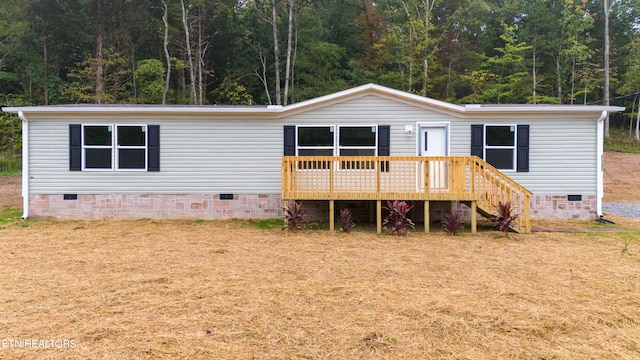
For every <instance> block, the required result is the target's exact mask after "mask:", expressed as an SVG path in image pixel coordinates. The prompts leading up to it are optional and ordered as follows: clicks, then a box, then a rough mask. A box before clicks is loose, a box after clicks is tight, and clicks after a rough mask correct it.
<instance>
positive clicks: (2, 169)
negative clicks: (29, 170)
mask: <svg viewBox="0 0 640 360" xmlns="http://www.w3.org/2000/svg"><path fill="white" fill-rule="evenodd" d="M21 172H22V158H21V157H20V155H15V154H11V153H0V175H17V174H20V173H21Z"/></svg>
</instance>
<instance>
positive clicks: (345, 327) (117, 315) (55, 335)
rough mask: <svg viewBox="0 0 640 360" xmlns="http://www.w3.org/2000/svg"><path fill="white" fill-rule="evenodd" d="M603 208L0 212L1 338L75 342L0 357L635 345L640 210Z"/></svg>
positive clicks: (501, 353)
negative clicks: (133, 214)
mask: <svg viewBox="0 0 640 360" xmlns="http://www.w3.org/2000/svg"><path fill="white" fill-rule="evenodd" d="M615 220H617V222H618V224H617V225H616V226H614V227H611V226H604V225H599V226H596V225H593V224H590V223H581V222H555V223H554V222H537V223H536V225H538V226H540V227H543V228H558V227H562V228H575V229H581V231H575V232H564V233H559V232H539V233H533V234H528V235H519V234H512V235H510V237H509V238H504V237H503V236H502V235H501V234H498V233H496V232H492V231H483V232H481V233H479V234H477V235H471V234H468V233H464V234H462V235H460V236H455V237H448V236H446V235H443V234H437V233H435V234H429V235H425V234H420V233H415V232H414V233H412V234H410V235H409V236H407V237H392V236H384V235H382V236H379V235H376V234H373V233H370V232H355V233H351V234H329V233H328V232H327V231H324V230H314V231H309V230H307V231H302V232H292V233H286V232H283V231H281V230H279V229H274V230H262V229H258V228H255V227H254V226H252V225H251V224H248V223H246V222H240V221H219V222H206V221H205V222H202V221H162V222H158V221H150V220H137V221H118V222H101V221H94V222H84V221H52V220H46V221H29V222H27V223H15V224H9V225H6V224H5V225H2V224H0V228H2V230H0V274H2V276H1V277H0V314H2V316H1V317H0V341H1V340H11V339H17V340H20V339H35V340H38V339H72V340H74V341H75V343H76V344H77V346H76V347H75V348H71V349H53V348H49V349H25V348H11V347H7V346H5V347H0V358H16V359H36V358H37V359H40V358H47V359H49V358H51V359H59V358H69V359H159V358H178V359H640V242H638V240H637V238H638V237H640V222H637V221H632V220H624V219H615ZM25 225H26V226H25ZM603 230H606V231H603ZM625 240H627V241H630V245H629V250H630V251H631V253H633V254H634V255H631V256H629V255H623V254H622V253H621V249H622V247H623V245H624V242H625ZM0 344H5V345H6V344H7V342H5V343H0Z"/></svg>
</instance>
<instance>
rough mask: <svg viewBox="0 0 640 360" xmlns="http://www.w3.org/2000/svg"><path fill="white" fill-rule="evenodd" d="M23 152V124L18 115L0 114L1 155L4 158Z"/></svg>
mask: <svg viewBox="0 0 640 360" xmlns="http://www.w3.org/2000/svg"><path fill="white" fill-rule="evenodd" d="M21 150H22V122H21V121H20V119H19V118H18V116H16V115H10V114H7V113H0V154H1V156H2V157H3V158H5V157H10V156H12V155H19V154H20V152H21Z"/></svg>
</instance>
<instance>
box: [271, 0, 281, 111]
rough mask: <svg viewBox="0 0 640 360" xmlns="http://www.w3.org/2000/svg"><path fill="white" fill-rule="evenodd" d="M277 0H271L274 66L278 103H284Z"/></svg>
mask: <svg viewBox="0 0 640 360" xmlns="http://www.w3.org/2000/svg"><path fill="white" fill-rule="evenodd" d="M276 5H277V4H276V0H271V25H272V27H273V56H274V67H275V77H276V94H275V95H276V105H282V100H281V98H280V61H279V57H280V51H279V50H278V23H277V21H276V20H277V18H278V11H277V7H276Z"/></svg>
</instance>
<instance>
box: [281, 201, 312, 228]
mask: <svg viewBox="0 0 640 360" xmlns="http://www.w3.org/2000/svg"><path fill="white" fill-rule="evenodd" d="M305 215H307V212H306V210H304V209H303V208H302V201H301V202H295V201H289V202H287V205H286V206H285V207H284V222H285V227H286V228H287V229H289V230H298V229H300V228H302V221H303V220H304V217H305Z"/></svg>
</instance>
